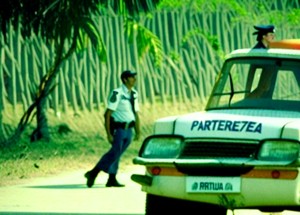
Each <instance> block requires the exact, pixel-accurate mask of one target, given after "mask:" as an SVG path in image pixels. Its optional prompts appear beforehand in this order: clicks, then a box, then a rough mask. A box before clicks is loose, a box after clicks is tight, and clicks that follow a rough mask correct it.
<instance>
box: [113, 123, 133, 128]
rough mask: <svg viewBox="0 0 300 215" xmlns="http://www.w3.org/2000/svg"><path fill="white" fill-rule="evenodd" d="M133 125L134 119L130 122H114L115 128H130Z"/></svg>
mask: <svg viewBox="0 0 300 215" xmlns="http://www.w3.org/2000/svg"><path fill="white" fill-rule="evenodd" d="M134 125H135V122H134V121H131V122H115V123H114V127H115V128H122V129H128V128H132V127H134Z"/></svg>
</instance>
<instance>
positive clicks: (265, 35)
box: [253, 25, 275, 49]
mask: <svg viewBox="0 0 300 215" xmlns="http://www.w3.org/2000/svg"><path fill="white" fill-rule="evenodd" d="M254 28H255V30H256V31H255V32H254V33H253V35H257V37H256V40H257V43H256V45H255V46H254V47H253V48H254V49H267V48H269V44H270V43H271V42H272V41H273V40H274V38H275V27H274V25H255V26H254Z"/></svg>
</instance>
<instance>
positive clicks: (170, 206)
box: [145, 194, 227, 215]
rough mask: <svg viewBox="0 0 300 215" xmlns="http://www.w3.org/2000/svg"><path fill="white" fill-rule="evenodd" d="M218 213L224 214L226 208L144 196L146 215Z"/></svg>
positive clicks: (149, 195) (148, 195) (150, 195)
mask: <svg viewBox="0 0 300 215" xmlns="http://www.w3.org/2000/svg"><path fill="white" fill-rule="evenodd" d="M163 213H166V214H169V213H170V214H172V213H174V214H180V213H182V214H198V215H201V214H203V215H204V214H205V215H207V214H218V215H226V214H227V209H226V208H224V207H221V206H218V205H212V204H207V203H201V202H193V201H185V200H180V199H174V198H167V197H161V196H156V195H152V194H147V196H146V213H145V214H146V215H157V214H163Z"/></svg>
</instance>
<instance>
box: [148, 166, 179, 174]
mask: <svg viewBox="0 0 300 215" xmlns="http://www.w3.org/2000/svg"><path fill="white" fill-rule="evenodd" d="M157 168H159V169H160V171H159V173H158V174H155V175H165V176H183V175H184V174H183V173H181V172H178V171H177V170H176V169H175V168H171V167H147V171H148V172H149V173H150V174H151V175H153V172H158V171H157Z"/></svg>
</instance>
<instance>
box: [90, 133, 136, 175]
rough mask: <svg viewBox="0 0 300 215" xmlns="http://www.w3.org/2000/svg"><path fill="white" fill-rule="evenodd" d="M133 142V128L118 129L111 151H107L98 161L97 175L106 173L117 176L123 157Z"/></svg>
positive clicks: (95, 168)
mask: <svg viewBox="0 0 300 215" xmlns="http://www.w3.org/2000/svg"><path fill="white" fill-rule="evenodd" d="M131 141H132V128H128V129H121V128H117V129H116V130H115V133H114V141H113V143H112V145H111V148H110V149H109V151H107V152H106V153H105V154H104V155H103V156H102V157H101V158H100V160H99V161H98V163H97V164H96V166H95V167H94V170H96V172H97V173H99V172H100V171H104V172H106V173H108V174H117V172H118V169H119V162H120V158H121V155H122V154H123V153H124V152H125V150H126V149H127V148H128V146H129V145H130V143H131Z"/></svg>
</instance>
